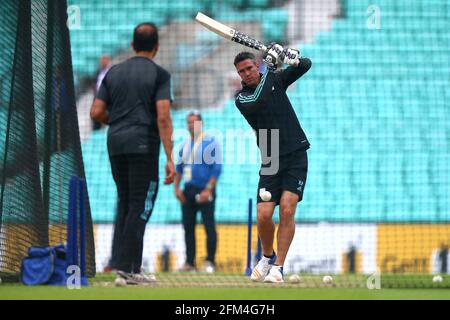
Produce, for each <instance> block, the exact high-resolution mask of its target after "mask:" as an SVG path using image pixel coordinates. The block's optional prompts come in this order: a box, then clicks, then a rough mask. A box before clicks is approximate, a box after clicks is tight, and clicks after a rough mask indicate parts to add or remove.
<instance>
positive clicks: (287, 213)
mask: <svg viewBox="0 0 450 320" xmlns="http://www.w3.org/2000/svg"><path fill="white" fill-rule="evenodd" d="M264 61H265V62H266V64H267V71H266V72H265V73H264V74H260V73H259V65H258V64H257V63H256V59H255V56H254V55H253V54H252V53H249V52H241V53H239V54H238V55H237V56H236V58H235V60H234V65H235V67H236V70H237V72H238V74H239V76H240V77H241V79H242V84H243V88H242V90H241V91H240V92H239V94H238V95H237V97H236V106H237V108H238V109H239V111H240V112H241V113H242V115H243V116H244V117H245V119H246V120H247V122H248V123H249V124H250V126H251V127H252V128H253V130H255V132H256V135H257V143H258V147H259V149H260V151H261V158H262V166H261V170H260V180H259V184H258V190H259V192H258V195H257V197H258V209H257V211H258V233H259V237H260V239H261V243H262V248H263V255H264V256H263V257H262V258H261V260H260V261H259V262H258V264H257V265H256V267H255V268H254V269H253V272H252V274H251V279H252V280H254V281H264V282H274V283H281V282H284V280H283V264H284V261H285V259H286V255H287V252H288V250H289V246H290V245H291V242H292V239H293V238H294V233H295V221H294V214H295V209H296V207H297V203H298V202H299V201H301V200H302V197H303V190H304V187H305V183H306V175H307V170H308V158H307V154H306V150H307V149H308V148H309V142H308V139H307V138H306V135H305V133H304V132H303V129H302V128H301V126H300V123H299V121H298V119H297V116H296V114H295V111H294V109H293V108H292V105H291V103H290V101H289V98H288V96H287V95H286V90H287V88H288V87H289V85H291V84H292V83H294V82H295V81H296V80H297V79H299V78H300V77H301V76H302V75H303V74H305V73H306V72H307V71H308V70H309V68H310V67H311V61H310V60H309V59H308V58H300V57H299V52H298V50H294V49H284V48H283V47H281V46H280V45H278V44H272V45H270V46H269V49H268V51H267V54H266V57H265V58H264ZM279 63H285V64H287V65H289V67H288V68H286V69H284V70H281V71H279V72H275V70H276V68H277V65H278V64H279ZM269 153H270V157H268V155H269ZM276 205H280V224H279V228H278V234H277V245H278V255H276V254H275V251H274V250H273V241H274V233H275V224H274V223H273V221H272V216H273V212H274V209H275V206H276Z"/></svg>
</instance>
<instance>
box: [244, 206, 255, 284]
mask: <svg viewBox="0 0 450 320" xmlns="http://www.w3.org/2000/svg"><path fill="white" fill-rule="evenodd" d="M252 207H253V205H252V199H251V198H250V199H248V221H247V228H248V229H247V230H248V232H247V267H246V269H245V275H246V276H249V275H250V274H251V273H252V268H251V263H252V224H253V220H252Z"/></svg>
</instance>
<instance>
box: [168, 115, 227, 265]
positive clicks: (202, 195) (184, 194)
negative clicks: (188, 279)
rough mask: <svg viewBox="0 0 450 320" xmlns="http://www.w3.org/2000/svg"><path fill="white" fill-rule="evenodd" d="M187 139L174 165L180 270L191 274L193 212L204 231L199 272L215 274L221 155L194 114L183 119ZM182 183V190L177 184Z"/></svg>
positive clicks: (199, 117) (218, 148) (214, 141)
mask: <svg viewBox="0 0 450 320" xmlns="http://www.w3.org/2000/svg"><path fill="white" fill-rule="evenodd" d="M187 125H188V129H189V133H190V137H189V138H188V139H187V141H186V142H185V144H184V146H183V147H182V148H181V150H180V152H179V156H180V161H179V162H178V163H177V166H176V171H177V173H176V176H175V195H176V197H177V199H178V201H179V202H180V203H181V209H182V213H183V227H184V235H185V237H184V238H185V243H186V263H185V264H184V266H183V267H182V268H181V269H180V271H195V270H196V264H195V225H196V217H197V212H198V211H200V212H201V214H202V219H203V224H204V225H205V230H206V237H207V241H206V249H207V253H208V255H207V257H206V260H205V262H204V266H203V269H202V271H205V272H209V273H212V272H214V271H215V255H216V247H217V232H216V225H215V220H214V209H215V203H216V184H217V180H218V178H219V175H220V173H221V170H222V164H221V163H222V154H221V150H220V146H219V144H218V142H217V140H215V139H214V137H209V136H207V135H206V134H205V133H204V132H203V120H202V116H201V114H200V113H199V112H198V111H193V112H191V113H189V114H188V116H187ZM181 179H183V180H184V190H181V189H180V181H181Z"/></svg>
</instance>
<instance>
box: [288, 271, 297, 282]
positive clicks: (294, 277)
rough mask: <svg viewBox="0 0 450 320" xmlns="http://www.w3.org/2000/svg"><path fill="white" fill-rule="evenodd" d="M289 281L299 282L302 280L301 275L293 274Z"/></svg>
mask: <svg viewBox="0 0 450 320" xmlns="http://www.w3.org/2000/svg"><path fill="white" fill-rule="evenodd" d="M289 282H291V283H299V282H300V276H299V275H298V274H295V273H294V274H293V275H291V276H290V277H289Z"/></svg>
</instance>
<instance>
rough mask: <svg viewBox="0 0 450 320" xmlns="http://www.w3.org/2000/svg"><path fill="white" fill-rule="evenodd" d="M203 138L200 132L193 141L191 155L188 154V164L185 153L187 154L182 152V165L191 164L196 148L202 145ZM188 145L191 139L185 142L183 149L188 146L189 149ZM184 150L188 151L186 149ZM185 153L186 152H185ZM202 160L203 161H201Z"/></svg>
mask: <svg viewBox="0 0 450 320" xmlns="http://www.w3.org/2000/svg"><path fill="white" fill-rule="evenodd" d="M203 137H204V134H203V132H202V133H201V134H200V135H199V136H198V137H197V139H195V143H194V147H193V148H192V150H191V153H190V154H189V162H186V153H187V152H184V150H183V157H182V159H183V163H184V164H192V161H193V160H194V156H195V153H196V152H197V149H198V147H199V146H200V144H201V143H202V140H203ZM190 145H191V139H189V140H188V141H186V144H185V148H186V147H188V146H189V147H190ZM186 149H188V148H186ZM186 151H187V150H186ZM202 160H203V159H202Z"/></svg>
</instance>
